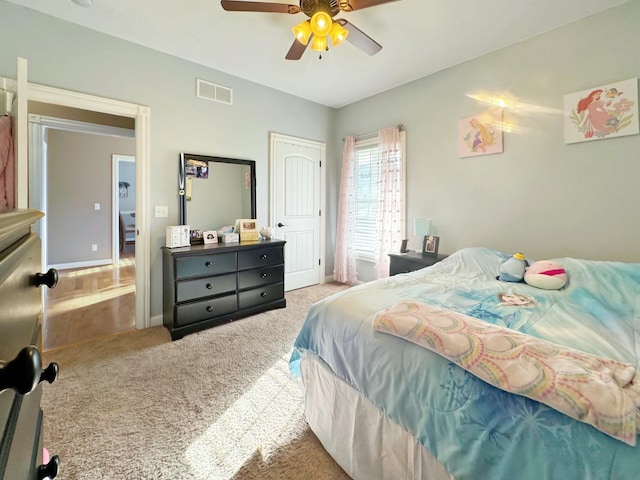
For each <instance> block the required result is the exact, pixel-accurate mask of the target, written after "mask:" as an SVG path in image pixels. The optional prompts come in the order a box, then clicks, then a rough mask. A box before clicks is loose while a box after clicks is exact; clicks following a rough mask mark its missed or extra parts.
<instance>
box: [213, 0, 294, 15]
mask: <svg viewBox="0 0 640 480" xmlns="http://www.w3.org/2000/svg"><path fill="white" fill-rule="evenodd" d="M220 5H222V8H224V9H225V10H227V11H229V12H269V13H292V14H293V13H300V12H301V11H302V10H300V7H299V6H298V5H287V4H285V3H270V2H242V1H240V0H220Z"/></svg>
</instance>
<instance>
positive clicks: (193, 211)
mask: <svg viewBox="0 0 640 480" xmlns="http://www.w3.org/2000/svg"><path fill="white" fill-rule="evenodd" d="M178 182H179V189H180V190H179V192H178V193H179V196H180V225H189V226H190V228H191V230H202V231H205V230H219V229H220V227H223V226H227V225H231V226H233V225H234V224H235V221H236V218H256V162H255V161H253V160H238V159H235V158H225V157H212V156H208V155H195V154H190V153H181V154H180V166H179V171H178Z"/></svg>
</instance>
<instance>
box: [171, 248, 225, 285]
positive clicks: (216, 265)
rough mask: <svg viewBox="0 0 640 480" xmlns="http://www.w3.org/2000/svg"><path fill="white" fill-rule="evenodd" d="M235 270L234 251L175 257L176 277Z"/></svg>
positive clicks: (198, 275)
mask: <svg viewBox="0 0 640 480" xmlns="http://www.w3.org/2000/svg"><path fill="white" fill-rule="evenodd" d="M235 270H236V253H235V252H229V253H221V254H219V255H194V256H191V257H179V258H176V279H178V280H179V279H181V278H191V277H201V276H203V275H217V274H219V273H227V272H234V271H235Z"/></svg>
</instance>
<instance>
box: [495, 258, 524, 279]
mask: <svg viewBox="0 0 640 480" xmlns="http://www.w3.org/2000/svg"><path fill="white" fill-rule="evenodd" d="M526 268H527V259H526V258H525V256H524V254H522V253H520V252H518V253H514V254H513V255H512V256H511V257H509V258H508V259H506V260H505V261H504V262H502V265H500V275H498V276H497V277H496V279H497V280H500V281H503V282H521V281H522V279H523V278H524V272H525V270H526Z"/></svg>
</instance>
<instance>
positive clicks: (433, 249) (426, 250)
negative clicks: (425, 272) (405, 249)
mask: <svg viewBox="0 0 640 480" xmlns="http://www.w3.org/2000/svg"><path fill="white" fill-rule="evenodd" d="M439 243H440V237H436V236H434V235H427V236H426V237H424V239H423V240H422V255H430V256H432V257H437V256H438V244H439Z"/></svg>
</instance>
